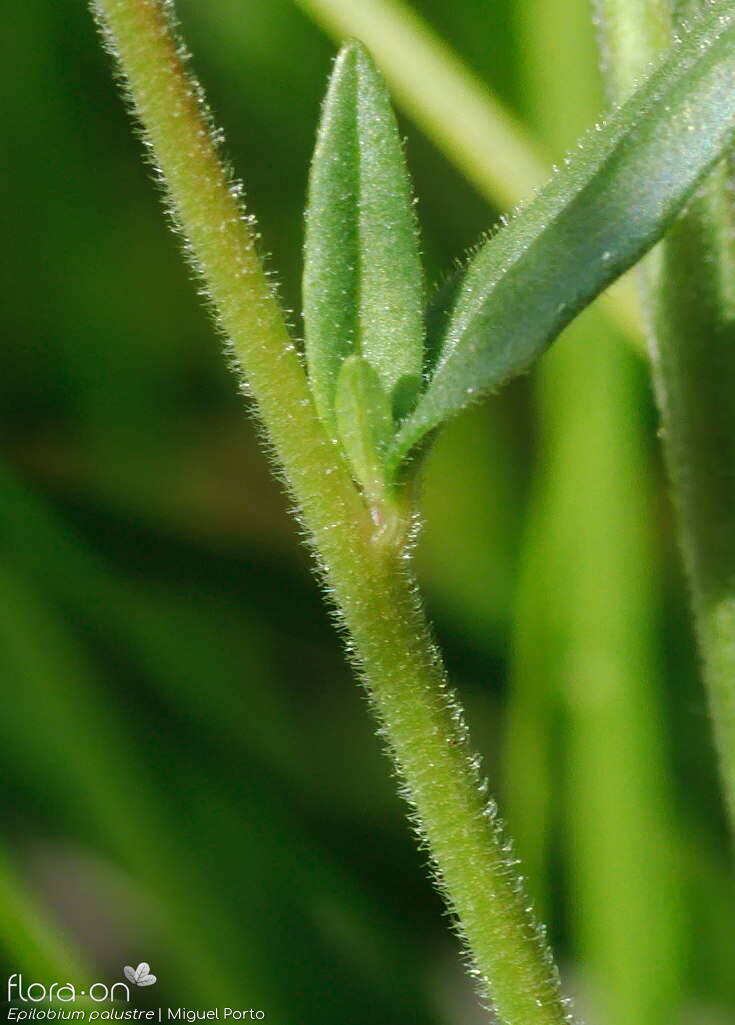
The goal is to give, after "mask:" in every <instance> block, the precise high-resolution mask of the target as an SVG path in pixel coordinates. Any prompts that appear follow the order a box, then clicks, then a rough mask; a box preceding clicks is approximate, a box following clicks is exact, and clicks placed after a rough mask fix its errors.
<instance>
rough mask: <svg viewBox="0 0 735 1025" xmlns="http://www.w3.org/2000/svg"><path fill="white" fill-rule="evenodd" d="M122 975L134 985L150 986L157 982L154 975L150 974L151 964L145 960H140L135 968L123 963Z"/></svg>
mask: <svg viewBox="0 0 735 1025" xmlns="http://www.w3.org/2000/svg"><path fill="white" fill-rule="evenodd" d="M123 975H124V976H125V978H126V979H127V980H128V982H132V984H133V985H134V986H152V985H153V984H154V982H157V978H156V976H155V975H151V966H150V965H149V964H148V963H147V962H146V961H141V962H140V964H139V965H138V967H137V968H131V967H130V965H129V964H128V965H125V967H124V968H123Z"/></svg>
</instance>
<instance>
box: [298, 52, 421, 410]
mask: <svg viewBox="0 0 735 1025" xmlns="http://www.w3.org/2000/svg"><path fill="white" fill-rule="evenodd" d="M304 325H305V332H306V357H307V364H308V370H309V380H310V384H311V389H312V392H313V395H314V398H315V401H316V404H317V408H318V410H319V413H320V415H321V417H322V418H323V419H324V420H325V422H326V423H327V424H328V425H329V426H330V427H333V426H334V408H333V407H334V397H335V390H336V386H337V375H338V373H339V368H340V364H341V363H342V361H343V360H344V358H345V357H346V356H348V355H350V354H351V353H353V354H357V355H360V356H362V357H363V358H364V359H366V360H367V361H368V362H369V363H370V365H371V366H372V367H373V369H374V370H375V372H376V373H377V374H378V377H379V378H380V380H381V382H382V385H383V388H384V389H385V392H386V394H387V395H388V396H389V398H390V399H391V400H392V396H393V392H394V389H395V387H396V385H397V384H398V382H399V381H400V380H401V379H402V378H408V377H414V378H415V377H416V376H418V375H420V374H421V370H422V366H421V364H422V356H423V337H424V327H423V278H422V270H421V261H420V257H419V251H418V239H417V229H416V220H415V217H414V214H413V208H412V200H411V188H410V183H409V178H408V173H407V171H406V166H405V161H404V157H403V148H402V146H401V140H400V137H399V134H398V128H397V125H396V120H395V116H394V114H393V111H392V109H391V106H390V99H389V97H388V92H387V90H386V87H385V85H384V83H383V80H382V78H381V77H380V74H379V73H378V71H377V69H376V68H375V65H374V64H373V61H372V59H371V57H370V55H369V54H368V52H367V51H366V50H365V48H364V47H363V46H362V45H361V44H360V43H357V42H351V43H348V44H347V46H345V47H344V49H343V50H342V51H341V53H340V54H339V57H338V58H337V61H336V64H335V67H334V71H333V73H332V77H331V80H330V84H329V89H328V92H327V97H326V100H325V103H324V108H323V112H322V120H321V124H320V127H319V133H318V138H317V144H316V150H315V153H314V160H313V163H312V168H311V178H310V184H309V206H308V210H307V219H306V247H305V263H304Z"/></svg>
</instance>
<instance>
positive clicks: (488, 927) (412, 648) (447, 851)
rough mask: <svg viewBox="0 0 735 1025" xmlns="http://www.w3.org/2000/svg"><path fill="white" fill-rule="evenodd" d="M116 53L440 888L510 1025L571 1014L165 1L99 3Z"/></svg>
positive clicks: (396, 556)
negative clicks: (262, 255) (286, 317)
mask: <svg viewBox="0 0 735 1025" xmlns="http://www.w3.org/2000/svg"><path fill="white" fill-rule="evenodd" d="M93 6H94V8H95V10H96V11H97V13H98V15H99V17H100V20H101V22H102V24H103V26H104V28H105V30H106V32H107V35H108V39H109V43H110V48H111V50H112V51H113V52H114V53H115V55H116V56H117V58H118V60H119V62H120V66H121V68H122V70H123V72H124V74H125V76H126V79H127V84H128V89H129V93H130V96H131V98H132V101H133V103H134V106H135V109H136V112H137V114H138V116H139V118H140V120H141V122H142V124H143V126H144V129H145V131H146V133H147V137H148V142H149V145H150V147H151V150H152V154H153V158H154V160H155V163H156V166H157V167H159V168H160V169H161V174H162V177H163V178H164V180H165V183H166V186H167V189H168V194H169V198H170V203H171V208H172V213H173V216H174V218H175V221H176V223H177V224H178V226H179V227H180V229H181V230H182V232H183V233H184V235H185V236H186V238H187V240H188V244H189V247H190V251H191V254H192V256H193V259H194V261H195V263H196V265H197V267H198V269H199V271H200V273H201V275H202V277H203V278H204V280H205V282H206V285H207V287H208V289H209V294H210V296H211V298H212V301H213V303H214V305H215V307H216V309H217V312H218V314H219V320H220V324H221V326H222V327H223V329H224V331H225V332H226V334H227V337H228V338H230V339H231V345H232V348H233V350H234V353H235V355H236V357H237V360H238V362H239V363H240V365H241V367H242V370H243V373H244V375H245V378H246V380H247V386H248V390H249V391H250V392H251V393H252V395H253V396H254V398H255V401H256V403H257V407H258V411H259V414H260V417H261V420H262V422H263V424H264V426H265V428H266V430H267V434H268V438H269V441H270V444H271V446H272V450H273V452H274V455H275V457H276V460H277V462H278V464H279V466H280V467H281V468H282V469H283V472H284V475H285V477H286V479H287V481H288V484H289V486H290V488H291V492H292V494H293V497H294V498H295V500H296V504H297V506H298V508H299V510H300V514H301V517H302V521H303V524H304V526H305V528H306V530H307V532H308V535H309V537H310V539H311V542H312V545H313V548H314V550H315V553H316V556H317V559H318V560H319V563H320V566H321V570H322V573H323V576H324V580H325V584H326V588H327V591H328V593H329V596H330V598H331V600H332V601H333V602H334V604H335V605H336V607H337V609H338V610H339V614H340V617H341V620H342V621H343V623H344V625H345V626H346V628H347V631H348V634H349V636H350V645H351V651H352V653H353V654H354V658H355V661H356V663H357V665H358V666H359V668H360V670H361V673H362V676H363V679H364V681H365V684H366V686H367V689H368V693H369V696H370V699H371V702H372V704H373V706H374V708H375V711H376V713H377V715H378V717H379V719H380V721H381V723H382V724H383V728H384V733H385V735H386V738H387V743H388V746H389V748H390V750H391V752H392V754H393V755H394V757H395V759H396V762H397V765H398V768H399V771H400V774H401V776H402V779H403V781H404V791H405V796H406V797H407V799H408V800H409V801H410V802H411V804H412V805H413V807H414V809H415V822H416V827H417V831H418V832H419V834H420V836H421V837H422V839H423V840H424V841H425V842H426V843H427V844H428V846H429V849H430V851H431V857H432V860H433V862H434V865H435V867H436V870H437V876H438V879H439V884H440V886H441V888H442V890H443V891H444V893H445V895H446V898H447V900H448V902H449V904H450V907H451V908H452V910H453V911H454V912H455V913H456V915H457V917H458V920H459V927H460V930H461V933H462V935H463V936H464V938H465V940H466V943H467V947H468V950H469V953H470V956H471V959H472V961H473V964H474V966H475V968H476V969H477V972H478V973H479V976H480V978H481V980H482V983H483V986H484V988H486V990H487V993H488V995H489V996H490V998H491V1000H492V1002H493V1004H494V1006H495V1009H496V1010H497V1013H498V1015H499V1018H500V1020H501V1022H503V1023H504V1025H561V1023H562V1022H564V1021H566V1020H567V1011H566V1007H565V1003H564V1001H563V1000H562V998H561V996H560V994H559V984H558V977H557V973H556V970H555V968H554V966H553V962H552V961H551V958H550V955H549V954H548V952H547V950H546V947H545V944H544V941H543V938H542V935H541V933H540V931H539V930H538V928H537V926H536V925H535V923H534V920H533V917H532V915H531V913H530V910H529V909H528V907H527V901H526V899H525V897H524V895H523V892H522V887H521V884H520V881H519V879H518V877H517V875H516V873H515V869H514V867H513V866H514V863H513V861H512V859H511V858H510V856H509V850H508V847H507V844H506V842H505V840H504V838H503V836H502V830H501V828H500V826H499V824H498V822H497V820H496V817H495V812H494V806H492V805H488V804H487V802H486V798H485V796H484V793H483V788H482V786H481V784H480V779H479V774H478V768H477V764H476V761H475V760H474V759H473V758H472V757H471V753H470V749H469V746H468V739H467V735H466V731H465V728H464V726H463V723H462V718H461V712H460V709H459V706H458V705H457V703H456V701H455V700H454V698H453V697H452V695H451V693H450V692H449V691H448V689H447V683H446V679H445V675H444V670H443V668H442V665H441V661H440V658H439V655H438V653H437V651H436V649H435V647H434V645H433V643H432V640H431V637H430V633H429V630H428V627H427V624H426V622H425V619H424V616H423V613H422V611H421V608H420V604H419V600H418V598H417V595H416V589H415V585H414V583H413V581H412V579H411V578H410V576H409V572H408V568H407V551H406V550H405V548H404V547H403V546H402V545H401V544H397V543H394V542H393V541H392V540H391V538H392V537H393V536H394V535H392V534H391V532H389V531H385V530H380V529H379V527H377V526H376V524H375V523H373V521H372V520H371V518H370V516H369V515H368V512H367V510H366V509H365V507H364V505H363V503H362V500H361V498H360V496H359V495H358V493H357V491H356V489H355V487H354V486H353V484H352V481H351V479H350V476H349V473H348V471H347V469H346V466H345V464H344V461H343V460H342V458H341V456H340V455H339V452H338V449H337V447H336V446H335V445H334V444H333V443H332V442H331V441H330V440H329V438H328V437H327V435H326V432H325V430H324V429H323V427H322V425H321V422H320V420H319V419H318V417H317V414H316V412H315V409H314V405H313V402H312V399H311V395H310V393H309V390H308V385H307V381H306V377H305V374H304V371H303V368H302V365H301V361H300V359H299V356H298V354H297V352H296V350H295V348H294V346H293V344H292V342H291V339H290V337H289V334H288V331H287V329H286V327H285V324H284V322H283V318H282V315H281V312H280V309H279V307H278V303H277V301H276V299H275V296H274V293H273V289H272V287H271V285H270V282H269V280H268V278H267V276H266V275H265V273H264V271H263V269H262V266H261V263H260V261H259V258H258V255H257V252H256V247H255V238H254V234H253V230H252V226H251V223H250V221H249V219H248V218H247V217H246V216H245V215H244V214H243V211H242V207H241V205H240V202H239V198H238V195H237V190H235V189H234V188H233V184H232V182H231V181H230V180H229V179H228V178H227V176H226V174H225V172H224V170H223V168H222V164H221V162H220V160H219V158H218V155H217V152H216V148H215V146H214V143H213V141H212V135H211V133H210V130H209V129H210V127H211V126H210V125H209V119H208V116H207V114H206V111H205V110H204V108H203V101H202V99H201V91H200V90H199V88H198V86H197V85H196V84H195V83H194V82H193V80H192V79H191V78H189V77H188V76H187V74H186V71H185V68H184V65H183V62H182V58H181V50H180V48H179V47H178V46H177V42H176V39H175V37H174V35H173V33H172V30H171V26H170V24H169V22H168V21H167V18H166V12H165V8H164V4H163V3H162V2H160V0H95V2H94V5H93Z"/></svg>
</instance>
